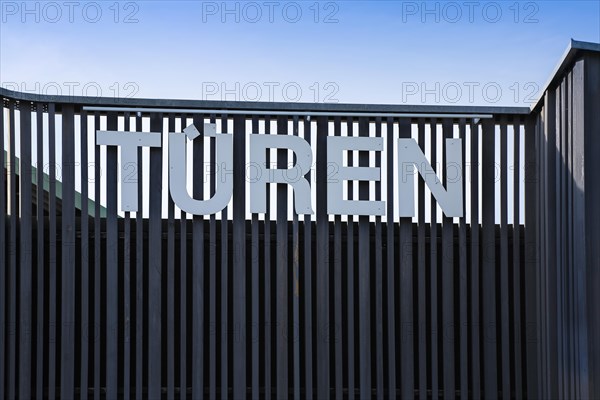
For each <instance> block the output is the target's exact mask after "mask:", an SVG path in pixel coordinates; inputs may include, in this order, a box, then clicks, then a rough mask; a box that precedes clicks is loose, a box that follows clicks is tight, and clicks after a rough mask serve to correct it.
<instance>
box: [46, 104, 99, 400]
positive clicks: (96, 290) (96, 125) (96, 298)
mask: <svg viewBox="0 0 600 400" xmlns="http://www.w3.org/2000/svg"><path fill="white" fill-rule="evenodd" d="M48 118H49V121H50V120H51V118H53V116H50V113H49V115H48ZM99 129H100V115H99V114H98V113H97V112H96V114H95V115H94V131H97V130H99ZM50 143H52V141H50ZM50 154H52V153H50ZM50 165H52V164H50ZM101 171H102V165H101V163H100V146H99V145H98V144H96V134H95V133H94V199H95V209H94V332H100V330H101V326H100V321H101V319H102V318H101V316H100V312H101V311H100V310H101V307H100V299H101V297H102V294H101V284H100V274H101V269H102V254H101V246H102V243H101V237H100V226H101V223H102V216H101V214H100V207H101V205H100V199H101V197H100V195H101V193H100V190H101V185H100V174H101ZM50 172H52V169H51V170H50ZM50 182H51V183H50V185H51V186H50V187H51V188H52V175H51V177H50ZM49 199H50V202H52V201H53V199H54V193H53V192H52V191H50V194H49ZM50 216H51V217H52V214H50ZM50 225H51V226H52V218H50ZM48 235H49V236H50V250H51V251H52V238H53V234H52V230H50V231H49V233H48ZM50 291H51V292H52V287H51V288H50ZM100 336H101V334H100V335H98V337H97V338H96V340H95V341H94V399H95V400H99V399H100V387H101V385H102V382H101V378H102V372H101V370H100V368H101V365H102V364H101V359H102V355H101V353H100V350H101V340H100ZM53 385H54V384H53V383H50V382H49V383H48V387H53Z"/></svg>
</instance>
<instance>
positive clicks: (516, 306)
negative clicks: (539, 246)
mask: <svg viewBox="0 0 600 400" xmlns="http://www.w3.org/2000/svg"><path fill="white" fill-rule="evenodd" d="M520 129H521V125H520V122H519V121H518V120H517V119H516V118H515V120H514V121H513V133H514V136H513V137H514V139H513V143H514V147H513V150H514V155H513V172H514V179H513V262H512V264H513V265H512V269H513V271H512V273H513V288H514V289H513V335H514V355H513V357H514V360H515V371H514V376H515V398H516V399H517V400H520V399H521V398H523V391H522V390H523V387H522V367H521V365H522V364H521V359H522V350H521V349H522V346H521V338H522V325H521V309H522V307H523V305H522V304H521V272H522V268H521V248H520V246H521V239H520V231H521V229H520V228H521V222H520V204H521V193H520V183H521V179H522V175H521V162H520V159H521V158H520V157H521V134H520Z"/></svg>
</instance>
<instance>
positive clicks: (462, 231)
mask: <svg viewBox="0 0 600 400" xmlns="http://www.w3.org/2000/svg"><path fill="white" fill-rule="evenodd" d="M465 123H466V122H465V119H464V118H461V119H460V120H459V129H458V131H459V138H460V139H461V148H462V155H463V159H462V165H461V166H460V171H459V173H460V174H461V175H462V181H463V189H462V191H463V216H462V217H461V218H460V220H459V227H458V255H459V271H458V276H459V296H460V299H459V321H460V322H459V323H460V325H459V334H460V346H459V349H460V355H459V356H460V368H459V370H460V386H459V388H460V397H461V398H463V399H464V398H466V397H468V396H469V359H468V356H469V351H468V346H469V333H468V289H467V283H468V280H467V279H468V278H467V277H468V275H467V211H466V206H465V204H466V201H467V200H466V199H467V190H466V187H467V186H466V185H467V179H466V178H467V175H466V162H465V160H466V141H467V137H466V136H467V135H466V126H465Z"/></svg>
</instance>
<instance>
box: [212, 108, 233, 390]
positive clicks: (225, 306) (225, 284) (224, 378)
mask: <svg viewBox="0 0 600 400" xmlns="http://www.w3.org/2000/svg"><path fill="white" fill-rule="evenodd" d="M227 120H228V117H227V114H222V115H221V119H220V122H221V132H222V133H226V132H227ZM211 150H212V148H211ZM211 154H216V152H213V151H211ZM216 172H217V173H218V174H219V178H218V179H219V181H221V180H222V179H223V178H224V176H225V175H224V174H227V173H229V171H223V170H218V171H216ZM228 213H229V207H225V208H224V209H223V210H222V211H221V241H220V243H219V247H220V249H221V324H220V326H221V399H223V400H225V399H228V398H229V370H230V368H229V339H230V336H229V330H230V329H231V326H230V325H229V276H230V268H229V250H228V249H229V246H228V242H229V232H228V231H229V230H228V223H227V214H228Z"/></svg>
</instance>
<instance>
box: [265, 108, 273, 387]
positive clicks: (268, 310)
mask: <svg viewBox="0 0 600 400" xmlns="http://www.w3.org/2000/svg"><path fill="white" fill-rule="evenodd" d="M265 134H266V135H270V134H271V119H270V117H268V116H267V117H265ZM266 165H267V166H270V165H271V157H270V152H269V151H267V157H266ZM266 192H267V193H266V196H267V212H266V213H265V223H264V234H263V241H264V243H263V245H264V254H265V259H264V286H263V290H264V297H265V300H264V326H263V329H264V338H265V350H264V352H265V354H264V364H265V372H264V374H265V398H266V399H270V398H271V395H272V387H271V381H272V375H273V369H272V365H271V364H272V359H271V358H272V357H271V356H272V349H271V345H272V343H271V338H272V335H271V333H272V329H271V324H272V322H273V314H272V307H271V290H272V287H271V273H272V269H271V190H270V186H267V188H266Z"/></svg>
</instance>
